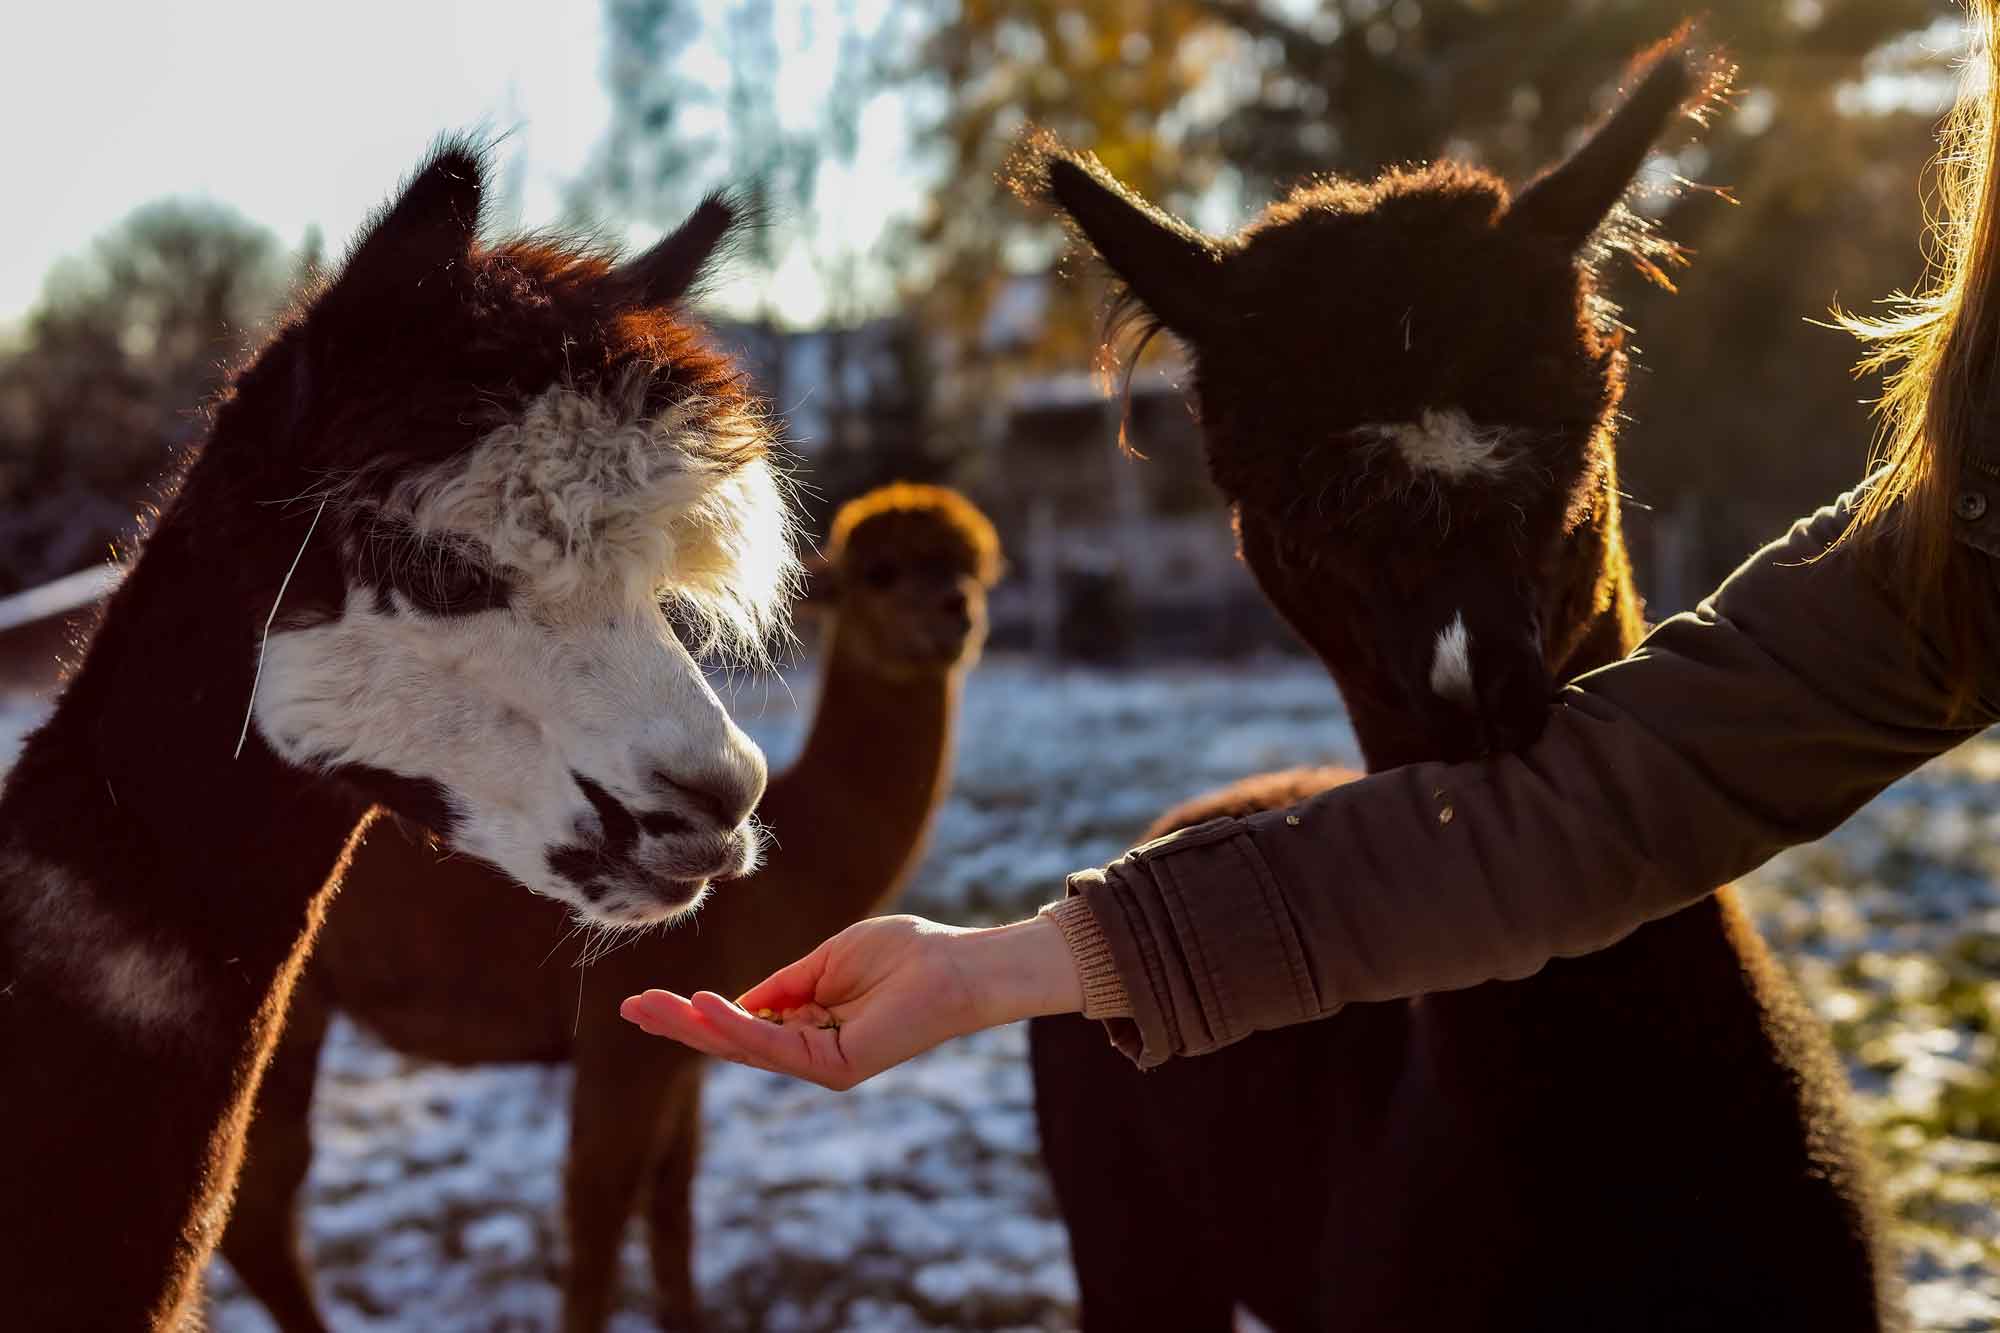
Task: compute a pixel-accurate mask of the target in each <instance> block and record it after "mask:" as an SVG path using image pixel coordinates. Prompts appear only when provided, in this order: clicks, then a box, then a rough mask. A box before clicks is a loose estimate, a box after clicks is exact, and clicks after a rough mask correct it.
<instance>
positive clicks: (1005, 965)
mask: <svg viewBox="0 0 2000 1333" xmlns="http://www.w3.org/2000/svg"><path fill="white" fill-rule="evenodd" d="M1082 1007H1083V989H1082V985H1081V983H1080V982H1079V981H1078V980H1077V976H1076V968H1075V965H1074V964H1073V963H1071V961H1070V956H1069V947H1068V946H1067V945H1066V944H1064V943H1063V939H1062V934H1061V932H1060V931H1059V930H1058V929H1057V928H1056V926H1055V923H1054V922H1052V921H1049V920H1048V919H1047V918H1044V917H1035V918H1032V919H1030V920H1027V921H1023V922H1019V923H1017V924H1015V925H1011V926H1000V927H997V928H995V929H991V930H962V929H959V928H957V927H955V926H943V925H939V924H937V923H936V922H932V921H925V920H924V919H922V918H921V917H914V916H889V917H877V918H875V919H873V920H869V921H862V922H859V923H858V924H856V925H852V926H849V927H848V928H847V929H846V930H843V931H842V932H840V934H838V935H835V936H834V937H833V938H832V939H830V940H828V941H826V942H825V943H824V944H822V945H820V946H819V947H818V948H817V949H815V950H813V951H812V952H811V953H810V954H808V955H806V956H805V957H804V958H801V959H800V960H799V961H798V962H796V963H793V964H791V965H790V966H788V967H785V968H781V969H780V970H779V971H777V972H775V973H773V974H772V975H771V976H770V977H769V978H767V979H766V980H764V981H762V982H760V983H758V984H757V985H755V986H753V987H751V988H750V989H749V990H748V991H745V992H744V993H743V995H742V996H741V997H740V998H739V999H737V1000H736V1001H735V1002H734V1003H732V1002H730V1001H729V1000H726V999H724V998H723V997H722V996H720V995H716V994H714V993H713V992H710V991H700V992H697V993H696V994H695V995H694V996H693V997H691V998H684V997H682V996H679V995H676V994H674V993H673V992H672V991H664V990H649V991H647V992H646V993H645V994H643V995H634V996H632V997H631V998H629V999H627V1000H626V1001H625V1002H624V1003H623V1004H622V1005H620V1006H619V1008H618V1012H619V1013H620V1014H621V1015H622V1016H624V1017H625V1018H626V1019H628V1020H629V1021H631V1022H633V1023H636V1024H638V1025H639V1026H640V1027H641V1028H644V1029H645V1030H646V1031H647V1032H650V1033H652V1034H653V1035H654V1036H659V1037H671V1038H673V1039H674V1040H675V1041H679V1042H682V1043H685V1044H686V1045H689V1046H692V1047H694V1048H695V1049H696V1050H698V1051H702V1052H704V1053H706V1054H708V1055H715V1056H720V1057H722V1058H723V1059H725V1060H734V1061H736V1062H737V1063H739V1064H747V1065H754V1066H756V1067H757V1068H759V1069H769V1070H772V1071H774V1072H777V1073H780V1074H790V1075H792V1076H793V1077H795V1078H803V1079H806V1080H808V1081H810V1082H813V1083H817V1084H819V1085H820V1086H822V1087H827V1088H833V1089H836V1090H841V1091H844V1090H846V1089H848V1088H851V1087H853V1086H854V1085H855V1084H857V1083H860V1082H862V1081H863V1080H865V1079H869V1078H872V1077H874V1076H875V1075H876V1074H879V1073H881V1072H882V1071H883V1070H885V1069H889V1068H891V1067H893V1066H895V1065H899V1064H901V1063H902V1062H903V1061H905V1060H907V1059H909V1058H910V1057H911V1056H913V1055H919V1054H921V1053H922V1052H924V1051H927V1050H929V1049H930V1048H931V1047H933V1046H935V1045H937V1044H938V1043H939V1042H942V1041H946V1040H949V1039H950V1038H952V1037H961V1036H964V1035H966V1034H967V1033H970V1032H977V1031H979V1030H980V1029H981V1028H988V1027H995V1026H998V1025H999V1024H1002V1023H1010V1022H1013V1021H1014V1020H1016V1019H1020V1018H1031V1017H1034V1016H1035V1015H1037V1014H1052V1013H1063V1012H1068V1011H1073V1010H1076V1009H1080V1008H1082ZM759 1015H764V1016H763V1017H759Z"/></svg>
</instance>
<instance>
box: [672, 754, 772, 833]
mask: <svg viewBox="0 0 2000 1333" xmlns="http://www.w3.org/2000/svg"><path fill="white" fill-rule="evenodd" d="M751 753H752V755H753V756H754V761H753V762H749V763H743V764H737V765H732V766H731V771H729V772H726V773H724V772H716V773H700V774H692V775H683V776H681V777H675V776H674V775H673V774H671V773H667V772H665V771H662V770H656V771H655V772H654V773H653V785H654V786H655V787H656V788H658V789H659V790H661V791H666V792H671V793H672V794H673V795H674V796H675V797H677V798H679V799H680V800H681V801H682V802H683V803H685V804H687V805H690V806H692V807H693V808H694V809H695V810H696V811H697V812H698V813H700V814H702V815H704V816H706V817H707V818H709V819H712V820H714V821H715V824H716V826H717V827H718V828H725V829H732V828H735V827H736V826H737V825H738V824H741V823H742V822H743V821H744V820H746V819H748V818H749V817H750V812H751V811H753V810H755V809H756V808H757V802H758V801H759V800H760V799H762V797H763V795H764V778H765V768H764V756H763V755H762V753H760V752H757V751H752V752H751Z"/></svg>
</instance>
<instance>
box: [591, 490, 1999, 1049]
mask: <svg viewBox="0 0 2000 1333" xmlns="http://www.w3.org/2000/svg"><path fill="white" fill-rule="evenodd" d="M1847 517H1848V502H1847V501H1843V502H1842V503H1841V504H1839V505H1836V506H1834V507H1832V508H1829V509H1825V510H1822V511H1821V512H1820V513H1818V514H1817V515H1815V516H1814V517H1813V518H1811V519H1808V520H1805V521H1803V522H1801V523H1799V524H1798V525H1797V526H1795V527H1794V528H1793V529H1792V532H1791V533H1790V535H1789V536H1787V537H1786V538H1785V539H1784V540H1783V541H1780V542H1777V543H1774V544H1773V545H1771V546H1769V547H1766V548H1765V549H1764V550H1762V551H1760V552H1758V553H1757V554H1756V555H1755V556H1753V557H1752V558H1751V559H1750V560H1749V561H1748V562H1747V563H1746V564H1745V565H1744V566H1743V567H1742V568H1741V569H1739V570H1738V571H1737V572H1736V573H1735V575H1733V576H1732V577H1731V578H1730V579H1729V581H1728V582H1727V583H1725V584H1724V585H1723V587H1722V588H1721V589H1720V590H1719V591H1718V592H1717V593H1716V594H1715V596H1714V597H1712V598H1710V599H1709V600H1708V601H1707V602H1705V603H1704V604H1703V605H1702V607H1701V608H1700V609H1699V610H1698V611H1696V612H1694V613H1692V614H1689V615H1684V616H1677V617H1675V618H1674V619H1673V620H1670V621H1668V622H1667V623H1666V624H1665V625H1663V626H1661V627H1660V629H1659V630H1658V631H1657V632H1655V633H1654V634H1653V636H1652V637H1651V638H1649V639H1648V640H1647V641H1646V642H1645V643H1644V644H1642V645H1641V646H1640V648H1639V649H1638V651H1637V652H1635V653H1634V654H1633V655H1632V656H1631V657H1630V658H1628V659H1626V660H1625V661H1623V662H1618V663H1615V664H1613V665H1611V666H1609V667H1606V668H1604V669H1603V670H1601V671H1597V672H1594V673H1592V674H1591V675H1589V676H1587V677H1585V678H1583V679H1582V680H1579V681H1577V682H1576V683H1575V684H1574V685H1572V686H1571V687H1570V688H1569V689H1567V690H1565V691H1564V693H1563V694H1562V696H1561V698H1560V699H1559V700H1558V702H1557V705H1556V707H1555V709H1554V710H1553V714H1552V716H1551V718H1550V720H1549V725H1548V729H1547V730H1546V731H1545V732H1544V734H1543V735H1542V737H1541V739H1540V740H1538V741H1537V742H1536V743H1535V744H1534V745H1532V746H1530V747H1529V748H1528V749H1526V750H1524V751H1522V752H1520V753H1518V754H1509V755H1497V756H1493V757H1491V758H1488V759H1484V760H1481V761H1478V762H1475V763H1469V764H1459V765H1443V764H1421V765H1415V766H1412V767H1409V768H1404V769H1397V770H1394V771H1391V772H1387V773H1381V774H1377V775H1375V776H1372V777H1369V778H1366V779H1363V780H1361V781H1359V782H1354V783H1350V784H1348V785H1346V786H1342V787H1338V788H1335V789H1333V790H1331V791H1329V792H1326V793H1325V794H1323V795H1320V796H1318V797H1315V798H1314V799H1312V800H1311V801H1308V802H1306V803H1304V804H1302V805H1300V806H1298V807H1295V808H1294V809H1292V810H1288V811H1278V812H1274V813H1270V814H1262V815H1256V816H1252V817H1250V818H1248V819H1221V820H1215V821H1213V822H1211V823H1208V824H1202V825H1199V826H1197V827H1195V828H1192V829H1188V830H1186V831H1184V832H1182V833H1179V834H1175V835H1174V836H1172V837H1169V838H1165V839H1162V840H1161V841H1159V842H1156V843H1152V844H1149V845H1147V846H1145V847H1141V848H1138V849H1136V850H1135V851H1133V852H1130V853H1128V854H1127V855H1126V856H1125V857H1123V858H1122V859H1120V860H1119V861H1117V862H1114V863H1113V864H1112V865H1110V866H1108V867H1106V868H1105V869H1103V870H1092V871H1085V872H1083V873H1081V874H1078V875H1074V876H1071V878H1070V884H1069V888H1070V896H1069V897H1068V898H1067V899H1066V900H1065V901H1064V902H1062V903H1060V904H1057V905H1055V906H1054V907H1051V908H1049V909H1047V910H1046V911H1045V912H1044V914H1043V915H1042V916H1041V917H1039V918H1037V919H1036V920H1035V921H1032V922H1024V923H1021V924H1019V925H1016V926H1009V927H1004V928H1002V929H1000V930H998V931H954V930H951V929H950V928H948V927H937V926H932V925H931V924H930V923H928V922H921V921H918V920H917V919H916V918H913V917H898V918H888V919H885V920H882V921H869V922H863V923H861V925H859V926H855V927H852V928H851V929H849V930H848V931H846V932H843V933H842V934H841V935H838V936H836V937H835V938H834V939H832V940H830V941H828V942H827V943H826V944H825V945H822V946H821V947H820V949H818V950H816V951H815V952H814V954H813V955H812V956H811V957H809V958H807V959H805V960H802V961H801V962H800V963H798V964H795V965H793V966H792V967H790V968H787V969H786V970H785V971H783V972H780V973H778V974H777V975H776V976H774V977H773V978H771V980H769V981H767V982H765V983H764V984H763V985H761V986H759V987H757V988H756V989H755V990H753V991H751V992H750V993H748V994H747V995H745V996H744V997H743V999H742V1002H741V1003H742V1005H743V1006H747V1007H748V1008H749V1009H750V1010H756V1009H758V1008H770V1009H772V1011H773V1017H775V1018H779V1019H781V1020H783V1021H782V1022H780V1023H777V1024H773V1023H767V1022H762V1021H760V1020H758V1019H756V1018H753V1017H751V1016H750V1015H749V1014H746V1013H745V1012H744V1010H743V1009H742V1008H739V1007H737V1006H732V1005H730V1004H729V1003H728V1002H727V1001H725V1000H722V999H721V998H720V997H716V996H696V997H695V998H694V1000H693V1001H692V1002H690V1001H687V1000H683V999H681V998H680V997H677V996H671V995H668V994H667V993H666V992H660V991H651V992H648V993H647V994H646V995H645V996H642V997H634V998H633V999H632V1000H629V1001H627V1002H626V1009H625V1013H626V1016H627V1017H628V1018H631V1019H633V1021H635V1022H639V1023H640V1024H641V1025H642V1026H644V1027H646V1028H647V1029H648V1030H649V1031H653V1032H657V1033H659V1034H661V1035H664V1036H672V1037H675V1038H677V1039H679V1040H682V1041H687V1042H690V1043H691V1044H693V1045H696V1046H699V1047H701V1048H702V1049H704V1050H708V1051H710V1052H711V1053H713V1054H717V1055H724V1056H728V1057H729V1058H732V1059H737V1060H742V1061H745V1062H747V1063H752V1064H760V1065H763V1066H764V1067H766V1068H771V1069H777V1070H780V1071H782V1072H785V1073H792V1074H798V1075H800V1076H802V1077H807V1078H811V1079H813V1080H814V1081H816V1082H821V1083H825V1084H827V1085H828V1086H834V1087H849V1086H852V1085H853V1084H854V1083H857V1082H859V1081H861V1079H863V1078H866V1077H868V1076H870V1075H871V1074H874V1073H877V1072H879V1071H880V1070H881V1069H884V1068H887V1067H888V1066H889V1065H892V1064H894V1063H897V1062H898V1061H901V1060H904V1059H907V1058H909V1057H910V1056H911V1055H914V1054H916V1053H917V1052H919V1051H922V1050H925V1049H927V1048H928V1047H930V1046H932V1045H935V1044H936V1043H938V1042H940V1041H943V1040H945V1039H947V1038H948V1037H952V1036H956V1035H959V1034H961V1033H964V1032H969V1031H972V1030H974V1029H976V1028H979V1027H986V1026H991V1025H993V1024H995V1023H1002V1022H1007V1021H1010V1020H1013V1019H1018V1018H1026V1017H1030V1016H1032V1015H1035V1014H1040V1013H1052V1012H1061V1011H1065V1010H1074V1009H1078V1008H1081V1009H1082V1011H1083V1012H1084V1013H1085V1014H1086V1015H1088V1016H1091V1017H1096V1018H1102V1019H1105V1020H1106V1021H1107V1023H1108V1025H1109V1027H1110V1031H1111V1036H1112V1039H1113V1040H1114V1041H1115V1042H1116V1043H1117V1044H1118V1045H1119V1047H1120V1048H1121V1049H1123V1050H1124V1051H1125V1052H1126V1053H1127V1054H1128V1055H1130V1056H1132V1057H1133V1058H1134V1059H1135V1060H1137V1061H1138V1062H1139V1063H1140V1064H1142V1065H1153V1064H1158V1063H1160V1062H1161V1061H1163V1060H1166V1059H1168V1058H1170V1057H1172V1056H1176V1055H1194V1054H1200V1053H1202V1052H1205V1051H1210V1050H1214V1049H1216V1048H1217V1047H1220V1046H1224V1045H1227V1044H1229V1043H1230V1042H1233V1041H1236V1040H1239V1039H1241V1038H1243V1037H1246V1036H1248V1035H1250V1034H1251V1033H1252V1032H1256V1031H1259V1030H1261V1029H1264V1028H1272V1027H1281V1026H1284V1025H1286V1024H1288V1023H1297V1022H1303V1021H1306V1020H1309V1019H1313V1018H1317V1017H1320V1016H1322V1015H1325V1014H1328V1013H1331V1012H1333V1011H1334V1010H1336V1009H1338V1008H1340V1007H1341V1006H1342V1005H1344V1004H1348V1003H1351V1002H1355V1001H1367V1000H1387V999H1394V998H1399V997H1403V996H1409V995H1416V994H1422V993H1425V992H1428V991H1437V990H1450V989H1456V988H1459V987H1464V986H1472V985H1477V984H1479V983H1481V982H1485V981H1491V980H1494V979H1499V978H1517V977H1523V976H1527V975H1529V974H1531V973H1533V972H1535V971H1537V970H1538V969H1540V968H1541V967H1543V966H1544V965H1545V964H1547V963H1548V962H1549V961H1550V960H1551V959H1553V958H1558V957H1568V956H1573V955H1577V954H1583V953H1589V952H1591V951H1593V950H1595V949H1601V948H1604V947H1606V946H1607V945H1610V944H1613V943H1616V942H1617V941H1618V940H1620V939H1622V938H1623V937H1624V936H1625V935H1627V934H1629V933H1630V932H1631V931H1633V930H1635V929H1637V928H1638V927H1639V926H1641V925H1644V924H1645V923H1646V922H1648V921H1651V920H1654V919H1656V918H1659V917H1662V916H1666V915H1668V914H1670V913H1672V912H1675V911H1677V910H1679V909H1680V908H1682V907H1684V906H1686V905H1687V904H1689V903H1691V902H1693V901H1695V900H1696V899H1698V898H1700V897H1701V896H1702V895H1704V894H1706V893H1709V892H1711V891H1712V890H1713V889H1714V888H1715V887H1716V886H1717V885H1720V884H1723V883H1726V882H1727V881H1728V880H1730V879H1732V878H1734V877H1735V876H1737V875H1740V874H1742V873H1744V872H1745V871H1747V870H1750V869H1752V868H1754V867H1756V866H1758V865H1760V864H1762V863H1763V862H1764V861H1765V860H1767V859H1768V858H1769V857H1771V856H1772V855H1773V854H1775V853H1776V852H1778V851H1780V850H1781V849H1783V848H1785V847H1788V846H1792V845H1794V844H1797V843H1801V842H1805V841H1808V840H1810V839H1812V838H1816V837H1819V836H1820V835H1822V834H1824V833H1826V832H1827V831H1829V830H1830V829H1832V828H1833V827H1834V826H1836V825H1837V824H1839V823H1840V822H1841V821H1842V820H1844V819H1846V818H1847V817H1848V815H1850V814H1852V813H1853V812H1854V811H1855V810H1856V809H1857V808H1859V807H1860V806H1861V805H1863V804H1864V803H1866V802H1867V801H1868V800H1869V799H1870V798H1871V797H1873V796H1874V795H1875V794H1876V793H1878V792H1879V791H1881V789H1882V788H1883V787H1885V786H1887V785H1888V784H1889V783H1891V782H1893V781H1895V780H1896V779H1897V778H1899V777H1901V776H1903V775H1904V774H1906V773H1908V772H1909V771H1910V770H1911V769H1913V768H1915V767H1917V766H1918V765H1919V764H1921V763H1923V762H1924V761H1925V760H1926V759H1929V758H1931V757H1932V756H1934V755H1937V754H1940V753H1942V752H1943V751H1945V750H1948V749H1950V748H1951V747H1952V746H1954V745H1957V744H1958V743H1959V742H1961V741H1963V740H1966V739H1967V738H1969V737H1971V736H1972V735H1974V734H1976V733H1977V732H1978V731H1979V730H1980V729H1982V728H1984V727H1985V726H1987V725H1990V724H1991V723H1992V722H1993V721H1994V720H1995V718H1996V717H2000V561H1996V560H1995V559H1994V558H1993V557H1990V556H1987V555H1985V554H1982V553H1980V552H1978V551H1974V550H1971V549H1969V548H1968V549H1966V550H1965V551H1963V552H1962V553H1961V554H1962V555H1963V557H1964V558H1966V559H1968V560H1970V561H1972V562H1973V564H1974V567H1975V568H1976V571H1977V578H1976V580H1974V581H1972V582H1973V586H1975V587H1976V588H1977V589H1978V590H1979V593H1980V595H1979V596H1978V597H1977V598H1975V599H1974V601H1975V602H1976V604H1973V605H1967V606H1963V607H1960V608H1956V613H1957V614H1962V615H1966V616H1970V617H1975V618H1976V619H1977V621H1978V629H1979V632H1980V638H1981V641H1982V642H1983V643H1985V644H1986V645H1987V646H1988V650H1987V651H1986V652H1985V653H1984V654H1983V661H1984V662H1985V663H1986V667H1985V669H1984V670H1983V671H1982V673H1981V678H1980V679H1979V680H1978V681H1977V682H1976V684H1977V686H1978V689H1977V691H1976V693H1975V696H1974V698H1973V701H1972V703H1971V705H1970V707H1969V708H1968V709H1967V710H1965V711H1962V712H1955V711H1954V702H1955V697H1956V691H1955V689H1954V683H1953V681H1952V680H1951V678H1950V676H1949V673H1948V672H1947V670H1946V668H1945V665H1944V660H1943V657H1942V656H1941V654H1940V652H1939V650H1938V647H1937V643H1936V638H1937V634H1936V631H1937V629H1938V627H1936V626H1924V625H1913V624H1912V623H1911V621H1910V620H1909V618H1908V616H1907V615H1906V614H1905V613H1904V609H1903V606H1902V604H1901V602H1900V601H1899V600H1898V599H1897V598H1896V597H1895V596H1894V595H1893V593H1892V592H1891V591H1890V590H1889V589H1888V587H1887V586H1886V585H1885V584H1884V583H1883V582H1882V581H1881V580H1880V579H1878V577H1877V576H1876V573H1875V571H1874V569H1873V567H1872V565H1871V562H1870V561H1869V560H1868V559H1867V558H1866V556H1865V554H1864V553H1863V552H1862V551H1861V550H1860V549H1859V548H1858V547H1856V546H1853V545H1841V546H1839V547H1837V548H1833V549H1831V550H1829V547H1830V546H1832V543H1833V542H1834V539H1835V538H1836V537H1837V536H1838V535H1839V534H1840V533H1842V532H1843V531H1844V530H1845V528H1846V524H1847ZM834 1023H838V1024H839V1025H840V1026H839V1027H838V1028H837V1029H836V1028H835V1027H834V1026H832V1025H833V1024H834Z"/></svg>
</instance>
